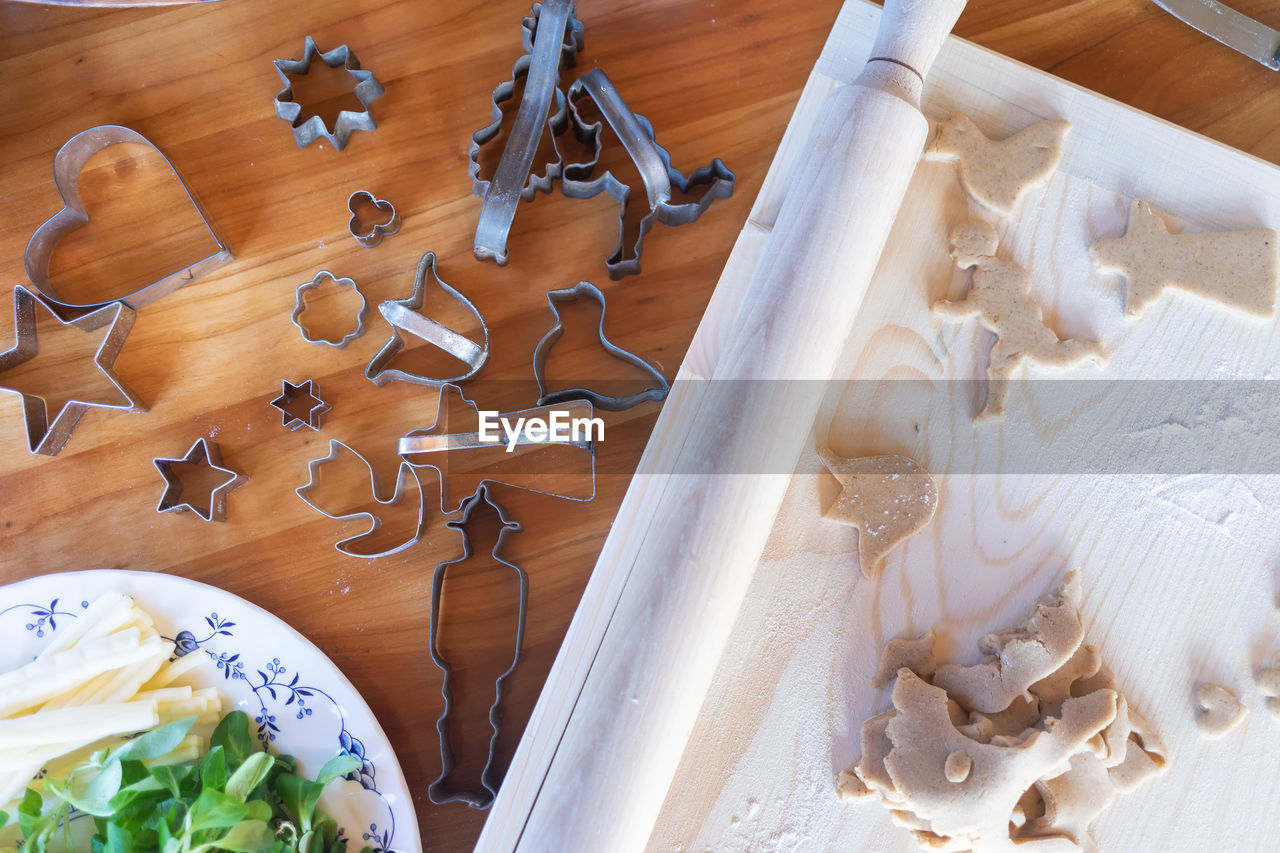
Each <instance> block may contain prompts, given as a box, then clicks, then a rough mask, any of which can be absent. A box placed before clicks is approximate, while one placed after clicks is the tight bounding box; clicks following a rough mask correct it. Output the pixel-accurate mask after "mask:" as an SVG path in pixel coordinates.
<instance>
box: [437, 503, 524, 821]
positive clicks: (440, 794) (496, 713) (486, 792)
mask: <svg viewBox="0 0 1280 853" xmlns="http://www.w3.org/2000/svg"><path fill="white" fill-rule="evenodd" d="M481 504H488V505H489V506H490V507H492V508H493V509H494V510H496V511H497V514H498V522H499V524H500V525H501V527H500V529H499V530H498V540H497V542H496V543H494V546H493V550H492V551H491V552H490V555H491V556H492V557H493V559H494V560H496V561H497V562H499V563H501V564H502V565H504V566H507V567H508V568H510V569H511V570H512V571H513V572H515V574H516V578H517V579H518V581H519V584H520V605H519V609H518V610H517V611H516V642H515V653H514V654H513V655H512V658H511V666H509V667H507V669H506V671H505V672H503V673H502V674H501V675H499V676H498V677H497V679H495V680H494V683H493V687H494V690H493V693H494V696H493V704H492V705H490V706H489V727H490V728H491V729H492V730H493V734H492V735H491V736H490V738H489V755H488V758H487V759H486V760H485V763H484V769H483V770H482V771H481V772H480V785H481V790H479V791H474V790H473V791H450V790H448V789H447V788H446V787H445V785H444V782H445V780H446V779H447V778H448V777H449V774H450V773H452V772H453V769H454V767H455V765H456V760H455V758H454V754H453V745H452V744H451V743H450V741H449V715H450V714H451V713H452V711H453V688H452V687H451V686H450V683H449V682H450V676H451V675H452V674H453V666H452V665H451V664H450V663H449V660H448V658H446V657H444V655H442V654H440V648H439V645H438V644H437V642H436V638H437V630H438V629H439V625H440V600H441V598H442V593H443V592H444V577H445V572H446V570H448V568H449V567H450V566H453V565H457V564H458V563H462V562H465V561H466V560H469V559H470V558H471V557H472V555H473V551H472V549H471V537H470V536H469V535H468V534H467V530H466V526H467V523H468V522H470V520H471V513H472V512H473V511H474V510H475V509H476V508H477V507H479V506H480V505H481ZM446 526H447V527H449V528H450V529H452V530H457V531H458V532H459V533H461V534H462V556H461V557H458V558H457V559H455V560H447V561H445V562H443V563H440V564H438V565H437V566H436V568H435V572H434V573H433V575H432V579H431V623H430V629H429V630H430V642H429V643H428V647H429V648H430V650H431V660H432V661H434V662H435V665H436V666H437V667H439V669H440V671H441V672H442V673H444V678H443V679H442V680H441V683H440V694H441V695H442V696H443V697H444V710H443V711H442V712H441V713H440V716H439V717H438V718H437V719H436V733H437V734H439V736H440V775H439V776H438V777H437V778H436V780H435V781H434V782H432V783H431V784H430V785H429V786H427V797H428V799H430V800H431V802H433V803H435V804H436V805H440V804H442V803H456V802H462V803H466V804H467V805H469V806H471V808H473V809H487V808H489V806H491V805H493V800H494V798H495V797H496V796H497V795H498V786H499V785H500V784H501V780H500V779H498V778H496V776H497V770H496V768H495V767H494V760H495V758H496V757H497V753H498V734H499V732H500V731H501V729H502V715H501V712H500V709H499V706H500V705H501V703H502V694H503V689H504V687H505V682H506V680H507V677H508V676H510V675H511V673H513V672H515V669H516V665H517V664H518V663H519V662H520V651H521V647H522V646H523V644H524V625H525V617H526V616H527V614H528V610H529V575H528V573H527V572H525V570H524V569H522V568H520V567H519V566H517V565H516V564H515V563H512V562H510V561H508V560H504V559H503V558H502V556H501V555H502V550H503V548H505V547H506V543H507V538H508V537H509V536H510V535H511V534H513V533H518V532H520V530H521V527H520V522H518V521H513V520H512V519H511V518H510V517H509V516H508V515H507V513H506V510H504V509H503V508H502V506H500V505H499V504H498V503H496V502H495V501H494V500H493V498H491V497H490V496H489V489H488V487H487V486H484V485H482V486H480V487H479V488H478V489H477V490H476V492H475V494H473V495H472V496H471V497H469V498H467V499H466V500H465V501H463V503H462V514H461V515H460V516H459V517H458V518H456V519H454V520H452V521H449V522H447V523H446Z"/></svg>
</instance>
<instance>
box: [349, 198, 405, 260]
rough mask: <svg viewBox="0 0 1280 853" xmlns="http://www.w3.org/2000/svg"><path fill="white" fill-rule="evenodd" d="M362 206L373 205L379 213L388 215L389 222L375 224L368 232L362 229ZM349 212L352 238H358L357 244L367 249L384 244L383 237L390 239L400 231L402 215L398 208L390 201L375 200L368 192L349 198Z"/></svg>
mask: <svg viewBox="0 0 1280 853" xmlns="http://www.w3.org/2000/svg"><path fill="white" fill-rule="evenodd" d="M361 205H373V206H374V208H376V209H377V210H378V211H379V212H381V213H387V214H388V218H387V221H386V222H381V223H378V222H375V223H374V224H373V225H372V226H371V227H370V228H369V230H367V231H365V230H363V229H361V228H360V214H359V213H358V211H359V210H360V206H361ZM347 210H348V211H350V213H351V218H350V219H349V220H347V230H348V231H350V232H351V236H352V237H355V238H356V242H357V243H359V244H360V245H361V246H364V247H365V248H366V249H372V248H373V247H374V246H376V245H378V244H379V243H381V242H382V238H383V237H390V236H391V235H392V234H395V233H397V232H398V231H399V230H400V214H399V213H397V212H396V206H395V205H394V204H392V203H391V202H389V201H383V200H382V199H380V198H374V195H373V193H371V192H369V191H368V190H356V191H355V192H353V193H352V194H351V195H350V196H349V197H348V198H347Z"/></svg>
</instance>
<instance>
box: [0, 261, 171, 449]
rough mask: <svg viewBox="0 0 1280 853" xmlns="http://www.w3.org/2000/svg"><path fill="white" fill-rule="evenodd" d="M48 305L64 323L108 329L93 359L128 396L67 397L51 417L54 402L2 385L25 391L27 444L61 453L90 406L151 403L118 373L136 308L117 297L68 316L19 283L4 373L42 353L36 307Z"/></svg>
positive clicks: (0, 371) (132, 407)
mask: <svg viewBox="0 0 1280 853" xmlns="http://www.w3.org/2000/svg"><path fill="white" fill-rule="evenodd" d="M38 310H39V311H44V312H46V313H48V314H49V315H51V316H52V317H53V318H54V319H55V320H57V321H58V322H59V323H61V324H62V325H63V326H75V327H76V328H77V329H80V330H81V331H83V332H86V333H92V332H96V331H98V330H100V329H104V328H105V329H106V331H105V332H104V333H103V336H102V343H100V344H99V345H98V351H97V352H96V353H95V354H94V356H93V363H94V364H95V365H96V366H97V368H98V369H99V370H100V371H102V373H103V375H104V376H106V377H107V379H109V380H110V381H111V384H112V385H113V386H114V387H115V389H116V390H117V391H119V392H120V394H121V395H122V396H123V397H124V399H125V402H123V403H98V402H92V401H89V400H76V399H71V400H68V401H67V402H65V403H63V405H62V408H61V409H59V410H58V413H57V414H56V415H54V416H53V419H52V420H50V418H49V403H48V401H47V400H46V399H45V398H44V397H41V396H39V395H37V394H28V393H26V392H24V391H20V390H18V389H16V388H9V387H3V386H0V391H7V392H9V393H12V394H18V395H19V396H21V397H22V416H23V421H24V422H25V425H26V429H27V447H28V449H29V450H30V451H31V452H32V453H39V454H42V455H44V456H56V455H57V453H58V451H60V450H61V449H62V448H63V446H64V445H65V444H66V443H67V439H69V438H70V437H71V433H72V431H73V430H74V429H75V428H76V424H77V423H79V421H80V418H82V417H83V416H84V414H85V412H87V411H88V410H89V409H91V408H101V409H120V410H123V411H126V412H145V411H146V410H147V407H146V406H145V405H144V404H143V403H142V401H141V400H139V399H138V398H137V396H135V395H134V393H133V392H132V391H131V390H129V387H128V386H127V385H125V384H124V382H122V381H121V380H120V377H119V376H117V375H116V372H115V369H114V364H115V361H116V357H117V356H118V355H120V348H121V347H123V346H124V341H125V338H127V337H128V336H129V330H130V329H132V328H133V320H134V317H135V314H134V311H133V309H132V308H130V307H129V306H127V305H125V304H124V303H123V302H112V303H110V304H109V305H107V306H105V307H103V308H98V309H97V310H94V311H92V312H90V313H88V314H85V315H83V316H82V317H80V318H79V319H76V320H64V319H62V317H60V316H59V315H58V312H57V311H55V310H54V309H53V307H52V306H51V305H50V304H49V303H47V302H46V301H45V300H43V299H41V298H40V297H39V296H38V295H36V294H35V293H32V292H31V291H30V290H27V289H26V288H25V287H23V286H22V285H17V286H16V287H14V288H13V332H14V345H13V347H11V348H10V349H8V350H6V351H5V352H3V353H0V377H3V375H4V374H5V373H6V372H8V371H9V370H11V369H13V368H15V367H17V366H18V365H20V364H23V363H24V362H27V361H30V360H31V359H33V358H35V357H36V353H37V352H38V350H39V342H38V339H37V333H36V313H37V311H38Z"/></svg>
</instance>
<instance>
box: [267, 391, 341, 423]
mask: <svg viewBox="0 0 1280 853" xmlns="http://www.w3.org/2000/svg"><path fill="white" fill-rule="evenodd" d="M308 400H309V401H310V402H309V403H308V402H306V401H308ZM294 401H302V402H304V403H305V404H306V405H305V406H302V407H299V406H295V405H294ZM271 407H272V408H273V409H277V410H278V411H279V412H280V420H281V424H282V425H283V426H284V427H285V428H287V429H289V430H291V431H292V430H297V429H301V428H302V427H309V428H311V429H313V430H319V429H320V418H321V416H322V415H324V413H325V412H327V411H329V410H330V409H332V408H333V406H330V405H329V404H328V403H326V402H325V401H324V400H322V399H320V383H319V382H316V381H314V380H312V379H308V380H307V381H306V382H300V383H298V384H297V385H294V384H293V383H292V382H290V381H289V380H288V379H285V380H283V381H282V382H281V389H280V396H279V397H276V398H275V399H274V400H272V401H271ZM304 409H305V411H303V410H304Z"/></svg>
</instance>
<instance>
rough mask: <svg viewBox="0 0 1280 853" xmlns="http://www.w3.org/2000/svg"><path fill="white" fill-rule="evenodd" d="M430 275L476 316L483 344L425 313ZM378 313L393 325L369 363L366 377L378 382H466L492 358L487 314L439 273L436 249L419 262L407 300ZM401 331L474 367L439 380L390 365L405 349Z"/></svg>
mask: <svg viewBox="0 0 1280 853" xmlns="http://www.w3.org/2000/svg"><path fill="white" fill-rule="evenodd" d="M428 274H430V276H431V279H432V281H434V282H435V284H436V285H437V286H438V287H439V288H440V289H441V290H443V291H444V292H445V293H446V294H448V295H449V296H451V297H452V298H454V299H456V300H457V301H458V303H459V304H460V305H462V307H464V308H466V309H467V310H468V311H470V312H471V313H472V314H473V315H475V318H476V321H477V322H478V323H479V324H480V331H481V333H482V334H483V336H484V342H483V343H482V344H477V343H476V342H475V341H473V340H471V339H470V338H468V337H466V336H464V335H460V334H458V333H457V332H455V331H454V330H453V329H450V328H449V327H448V326H445V325H444V324H442V323H439V322H437V321H436V320H433V319H431V318H430V317H427V316H425V315H423V314H422V313H421V311H422V306H423V302H424V300H425V299H426V295H427V275H428ZM378 312H379V313H380V314H382V317H383V319H385V320H386V321H387V323H389V324H390V325H391V338H390V339H389V340H388V341H387V342H386V343H385V344H384V345H383V347H382V349H380V350H378V352H377V354H376V355H374V357H373V358H372V359H371V360H370V361H369V364H368V365H366V366H365V371H364V375H365V378H367V379H368V380H369V381H370V382H372V383H373V384H374V385H378V386H382V385H386V384H387V383H388V382H391V381H393V380H395V381H399V382H412V383H413V384H415V385H429V386H433V387H439V386H441V385H448V384H452V383H458V382H466V381H467V380H468V379H470V378H471V377H473V376H475V375H476V374H477V373H479V372H480V368H482V367H484V364H485V362H486V361H488V360H489V326H488V325H487V324H486V323H485V321H484V316H483V315H482V314H481V313H480V312H479V311H478V310H477V309H476V306H475V305H473V304H472V302H471V300H470V299H468V298H467V297H465V296H463V295H462V294H461V293H460V292H459V291H458V290H456V289H454V288H452V287H450V286H449V285H448V284H447V283H445V281H444V280H443V279H442V278H440V274H439V273H437V272H436V253H435V252H427V253H426V254H425V255H423V256H422V259H421V260H419V261H418V270H417V272H416V273H415V274H414V279H413V293H412V294H411V295H410V296H409V297H408V298H407V299H396V300H390V301H387V302H382V303H379V305H378ZM401 332H404V333H405V334H408V335H413V336H414V337H415V338H421V339H422V340H424V341H426V342H427V343H429V344H432V345H433V346H436V347H438V348H440V349H442V350H444V351H445V352H447V353H448V354H449V355H451V356H453V357H454V358H456V359H458V360H459V361H462V362H464V363H466V365H467V366H468V367H469V368H470V370H468V371H467V372H466V373H463V374H461V375H459V376H454V377H449V378H443V379H437V378H434V377H430V376H422V375H420V374H417V373H409V372H407V371H404V370H399V369H396V368H394V367H389V366H388V365H390V363H391V360H392V359H393V358H395V356H396V354H397V353H399V352H400V350H402V349H404V338H402V337H401V336H400V333H401Z"/></svg>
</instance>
